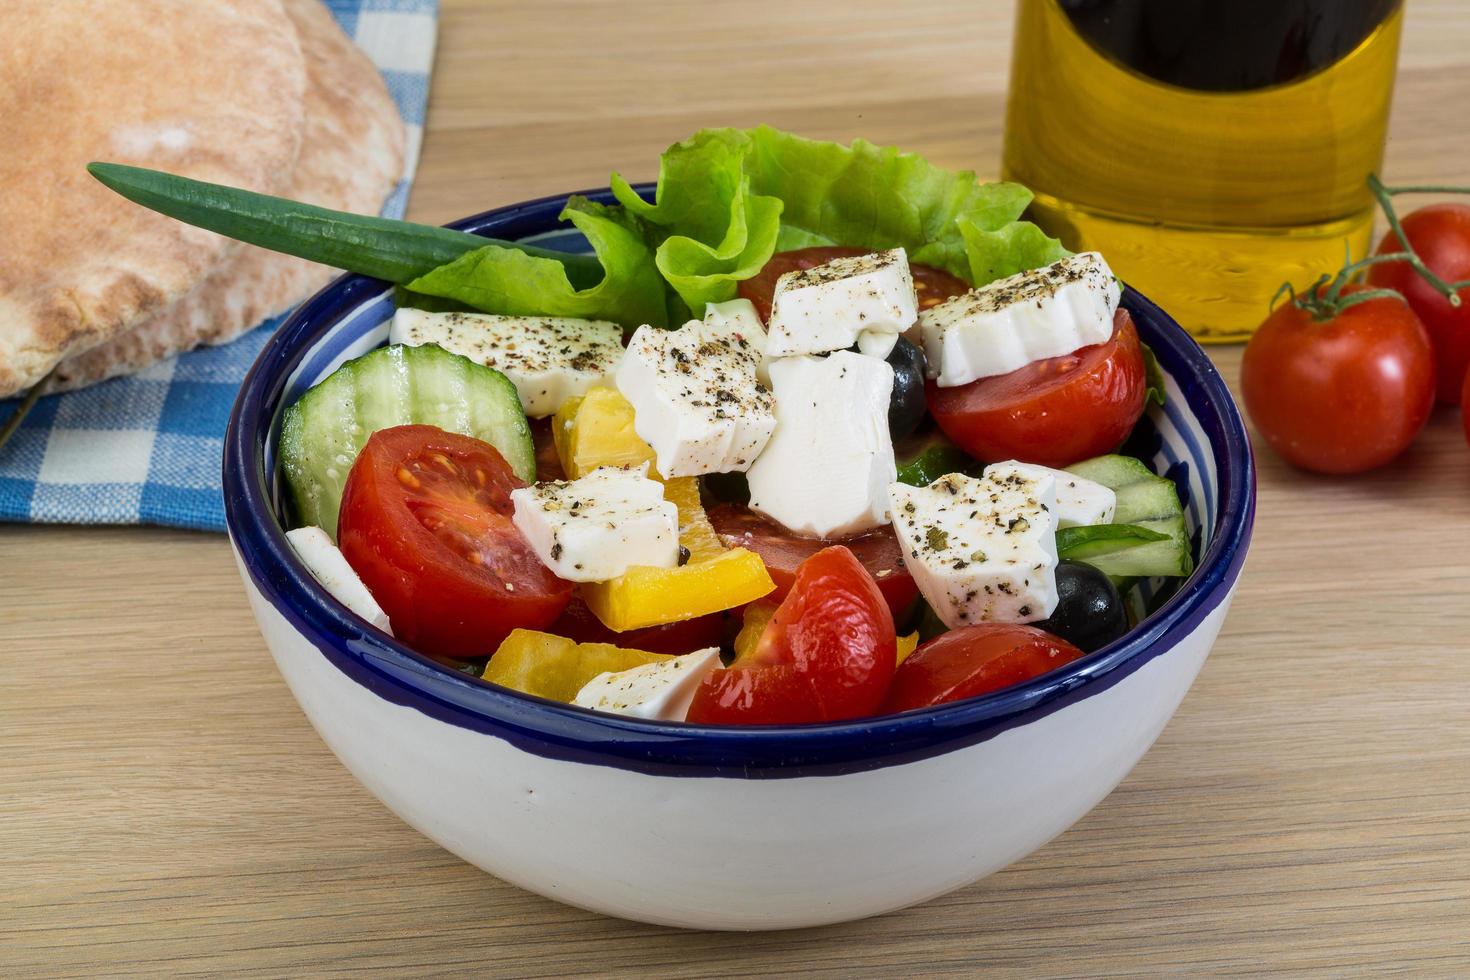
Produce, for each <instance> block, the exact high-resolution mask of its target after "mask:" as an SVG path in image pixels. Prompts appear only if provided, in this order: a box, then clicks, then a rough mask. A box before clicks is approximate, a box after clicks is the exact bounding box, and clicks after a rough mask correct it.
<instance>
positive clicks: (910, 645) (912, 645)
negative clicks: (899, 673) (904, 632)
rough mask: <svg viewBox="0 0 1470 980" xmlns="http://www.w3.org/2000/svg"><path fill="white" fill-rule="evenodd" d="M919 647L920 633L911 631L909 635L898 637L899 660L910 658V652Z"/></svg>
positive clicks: (901, 661) (900, 661)
mask: <svg viewBox="0 0 1470 980" xmlns="http://www.w3.org/2000/svg"><path fill="white" fill-rule="evenodd" d="M918 648H919V634H918V633H917V632H914V633H910V634H909V635H908V636H900V637H899V638H898V662H899V663H903V662H904V661H905V660H907V659H908V658H909V654H911V653H913V652H914V651H915V650H917V649H918Z"/></svg>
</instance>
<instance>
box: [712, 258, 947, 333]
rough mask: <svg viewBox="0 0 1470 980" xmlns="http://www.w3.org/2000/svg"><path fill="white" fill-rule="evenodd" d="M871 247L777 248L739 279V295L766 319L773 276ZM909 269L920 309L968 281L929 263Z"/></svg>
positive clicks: (774, 291)
mask: <svg viewBox="0 0 1470 980" xmlns="http://www.w3.org/2000/svg"><path fill="white" fill-rule="evenodd" d="M873 251H875V249H871V248H847V247H844V246H839V245H818V246H814V247H812V248H798V249H793V250H792V251H790V252H777V253H776V254H775V255H773V256H771V258H770V259H769V260H768V261H767V262H766V264H765V266H764V267H762V269H761V271H760V272H757V273H756V274H755V275H754V276H751V277H750V278H749V279H746V280H743V281H742V282H741V283H740V297H741V298H742V299H748V300H750V301H751V302H752V303H754V304H755V311H756V312H757V313H759V314H760V318H761V321H762V322H765V321H768V320H770V319H771V297H772V296H774V295H775V293H776V280H777V279H780V278H781V277H782V276H784V275H785V274H786V273H788V272H795V271H796V270H798V269H810V268H811V267H812V266H817V265H822V264H824V263H826V262H831V261H832V260H833V259H842V258H848V257H850V256H853V255H867V254H868V253H870V252H873ZM909 272H910V274H912V275H913V277H914V292H915V294H917V296H918V300H919V309H921V310H927V309H928V308H929V307H931V306H936V305H938V304H939V303H943V302H944V301H945V300H947V299H949V298H950V297H951V296H958V295H959V294H960V293H964V292H968V291H969V289H970V284H969V283H967V282H965V281H964V280H963V279H960V278H959V277H957V276H952V275H950V274H949V273H948V272H945V271H943V270H942V269H936V268H934V267H932V266H927V265H914V264H910V265H909Z"/></svg>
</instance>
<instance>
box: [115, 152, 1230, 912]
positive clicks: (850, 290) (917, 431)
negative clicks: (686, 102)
mask: <svg viewBox="0 0 1470 980" xmlns="http://www.w3.org/2000/svg"><path fill="white" fill-rule="evenodd" d="M93 170H94V173H95V174H96V175H97V176H98V177H99V179H102V180H104V181H105V182H107V183H108V184H109V185H110V186H112V187H114V188H115V189H117V190H119V191H120V192H122V193H124V194H126V195H127V196H129V197H131V198H133V199H134V200H137V201H139V202H140V203H144V204H146V205H148V206H150V207H154V208H156V209H157V210H160V211H163V212H164V213H167V214H172V215H173V216H175V217H178V218H181V219H183V220H187V221H191V222H193V223H195V224H199V225H202V226H204V227H208V228H212V229H213V230H216V231H220V232H222V233H225V234H230V235H233V236H234V237H237V238H240V239H242V240H245V241H249V242H253V243H255V244H259V245H263V246H266V247H271V248H276V249H279V250H282V251H289V252H292V253H293V254H298V255H303V256H306V257H309V258H314V259H318V260H322V261H328V262H331V263H333V264H335V265H338V266H339V267H342V268H344V269H347V270H349V271H350V272H353V273H355V274H354V275H349V276H345V277H343V278H342V279H339V280H338V281H337V282H335V283H333V284H332V285H331V286H329V287H328V288H327V289H326V290H324V291H323V292H322V293H320V294H318V296H316V297H314V298H313V299H312V300H311V301H309V302H308V303H307V304H306V305H304V306H303V307H302V308H301V309H300V310H299V311H298V312H297V313H296V314H295V315H294V316H293V317H292V318H291V320H290V321H289V322H288V323H287V324H286V325H285V326H283V327H282V329H281V331H280V332H279V333H278V335H277V336H276V337H275V338H274V339H273V340H272V342H271V343H270V345H269V346H268V347H267V349H266V350H265V351H264V352H263V353H262V355H261V358H260V360H259V361H258V363H257V364H256V366H255V368H254V369H253V370H252V372H251V374H250V376H249V378H247V380H246V382H245V385H244V387H243V388H242V391H241V394H240V399H239V402H238V403H237V406H236V410H235V413H234V416H233V418H232V420H231V426H230V431H229V434H228V438H227V444H226V458H225V488H226V503H227V514H228V519H229V527H230V533H231V539H232V542H233V544H234V546H235V549H236V554H237V556H238V558H239V561H240V566H241V572H242V578H243V580H244V582H245V585H246V590H247V593H248V594H249V596H250V599H251V602H252V604H253V607H254V609H255V611H256V615H257V618H258V620H259V622H260V624H261V629H262V632H263V634H264V636H265V638H266V640H267V644H268V646H269V647H270V649H271V651H272V653H273V655H274V656H275V658H276V661H277V663H278V665H279V667H280V669H281V671H282V674H283V676H284V677H285V678H286V680H287V682H288V684H289V685H290V687H291V689H292V691H293V693H294V694H295V695H296V697H297V699H298V701H299V702H300V703H301V705H302V707H303V710H304V711H305V712H306V713H307V715H308V717H309V718H310V719H311V720H312V722H313V724H314V725H315V726H316V727H317V729H318V731H319V732H321V734H322V736H323V738H324V739H325V740H326V741H327V742H328V744H329V745H331V747H332V748H333V750H334V751H335V752H336V753H337V754H338V756H339V757H340V758H341V759H342V760H343V762H344V763H345V764H346V765H347V766H348V767H349V768H350V769H351V770H352V771H353V772H354V774H356V775H357V776H358V778H359V779H361V780H362V781H363V782H364V784H365V785H367V786H368V787H369V788H370V789H371V790H372V791H373V792H374V793H376V794H377V795H378V796H379V797H380V798H381V799H383V800H384V802H385V803H387V805H389V806H390V807H391V808H393V809H394V810H395V812H397V813H399V814H400V815H401V816H403V818H404V819H405V820H407V821H408V822H409V823H411V824H412V825H414V826H415V827H417V828H419V829H420V830H422V831H423V832H424V833H426V834H428V835H429V836H431V837H432V838H434V839H435V840H437V841H439V842H440V843H442V844H443V845H444V846H446V847H448V848H449V849H451V850H453V851H454V852H455V853H457V854H460V855H461V856H463V857H465V858H466V859H467V860H469V861H471V862H473V863H475V864H477V865H478V866H480V867H482V868H485V869H486V870H488V871H490V872H492V873H494V874H497V875H499V876H501V877H504V878H506V879H507V880H511V881H514V882H517V883H519V884H522V885H523V886H525V887H527V888H530V889H533V890H536V891H539V892H541V893H543V894H546V895H550V896H552V897H555V898H557V899H559V900H562V901H566V902H570V903H572V904H576V905H581V906H585V907H588V908H593V909H598V910H601V911H605V912H608V913H610V914H615V915H622V916H626V917H630V918H636V919H642V920H646V921H652V922H661V923H671V924H677V925H685V926H698V927H715V928H783V927H794V926H803V925H813V924H819V923H823V922H834V921H841V920H844V919H850V918H856V917H860V916H864V915H871V914H875V913H878V912H882V911H886V910H889V909H893V908H898V907H902V906H904V905H907V904H911V903H913V902H916V901H920V900H922V899H924V898H927V897H930V896H933V895H936V894H940V893H942V892H944V891H947V890H949V889H951V888H954V887H957V886H959V885H962V884H965V883H968V882H970V881H974V880H976V879H977V878H980V877H982V876H984V875H986V874H988V873H990V872H991V871H994V870H996V869H998V868H1000V867H1003V866H1004V865H1006V864H1008V863H1010V862H1011V861H1013V860H1015V859H1016V858H1018V857H1020V856H1022V855H1024V854H1026V853H1028V852H1029V851H1031V850H1033V849H1035V848H1036V847H1038V846H1040V845H1041V844H1042V843H1044V842H1045V841H1046V840H1047V839H1049V838H1050V837H1051V836H1053V835H1055V834H1056V833H1059V832H1061V831H1062V830H1064V829H1065V828H1066V827H1068V826H1070V824H1071V823H1073V822H1074V821H1075V820H1076V819H1078V818H1079V817H1080V816H1081V815H1082V814H1083V813H1085V812H1086V811H1087V810H1088V809H1089V808H1090V807H1091V806H1093V805H1094V804H1095V803H1096V802H1097V801H1098V800H1100V799H1101V798H1102V797H1103V796H1105V795H1106V794H1107V793H1108V792H1109V791H1110V790H1111V789H1112V787H1113V786H1114V785H1116V783H1117V782H1118V781H1119V780H1120V779H1122V778H1123V776H1124V775H1126V774H1127V772H1128V770H1129V769H1130V768H1131V767H1132V765H1133V764H1134V762H1136V761H1137V759H1138V758H1139V756H1141V755H1142V753H1143V752H1144V751H1145V750H1146V749H1147V748H1148V746H1149V745H1150V744H1151V743H1152V741H1153V740H1154V738H1155V737H1156V736H1157V734H1158V733H1159V731H1160V730H1161V729H1162V728H1163V726H1164V724H1165V723H1166V722H1167V721H1168V719H1169V717H1170V716H1171V715H1172V713H1173V711H1174V709H1175V708H1176V707H1177V705H1178V703H1179V701H1180V700H1181V699H1182V698H1183V696H1184V693H1185V691H1186V690H1187V689H1188V687H1189V685H1190V683H1191V682H1192V680H1193V678H1194V676H1195V674H1196V673H1197V671H1198V670H1199V668H1200V666H1201V664H1202V663H1203V660H1204V658H1205V656H1206V654H1207V653H1208V650H1209V647H1210V645H1211V643H1212V642H1213V640H1214V637H1215V635H1216V634H1217V633H1218V631H1219V629H1220V627H1221V625H1222V623H1223V620H1224V616H1225V612H1226V610H1227V608H1228V605H1229V600H1230V597H1231V595H1232V594H1233V591H1234V587H1235V583H1236V580H1237V578H1238V575H1239V571H1240V567H1241V563H1242V562H1243V560H1244V555H1245V549H1246V546H1247V543H1248V541H1249V535H1250V526H1251V521H1252V514H1253V496H1254V485H1253V471H1252V463H1251V459H1250V453H1249V448H1248V443H1247V441H1246V439H1245V435H1244V432H1243V429H1242V426H1241V422H1240V418H1239V415H1238V413H1237V412H1236V410H1235V407H1234V405H1233V403H1232V402H1231V400H1230V396H1229V394H1228V392H1227V391H1226V389H1225V386H1224V385H1223V383H1222V382H1221V380H1220V378H1219V376H1218V374H1216V372H1215V371H1214V368H1213V367H1212V366H1211V365H1210V362H1209V360H1208V359H1207V358H1206V357H1205V355H1204V354H1203V352H1202V351H1200V349H1199V348H1198V346H1197V345H1195V344H1194V342H1193V341H1192V340H1190V339H1189V338H1188V336H1187V335H1186V334H1185V333H1184V332H1183V331H1182V330H1181V329H1180V328H1179V327H1178V326H1177V325H1176V324H1174V323H1173V322H1172V321H1171V320H1169V318H1168V317H1167V316H1166V315H1165V314H1164V313H1163V312H1161V311H1160V310H1158V308H1157V307H1155V306H1153V304H1151V303H1149V302H1148V301H1147V300H1146V299H1144V298H1143V297H1141V296H1139V295H1137V294H1136V293H1134V292H1132V291H1131V290H1128V289H1126V287H1124V286H1123V285H1122V284H1121V283H1119V282H1118V280H1117V279H1116V278H1115V277H1114V276H1113V275H1112V273H1111V270H1110V269H1109V268H1108V266H1107V262H1106V257H1105V256H1101V255H1098V254H1097V253H1081V254H1075V255H1074V254H1072V253H1070V252H1069V251H1067V250H1066V249H1065V248H1063V247H1062V245H1061V244H1060V243H1059V242H1057V241H1056V240H1054V239H1052V238H1049V237H1048V236H1047V235H1045V234H1044V233H1043V232H1042V231H1041V230H1040V229H1039V228H1037V227H1036V226H1035V225H1033V224H1031V223H1029V222H1027V221H1025V220H1024V218H1023V212H1024V210H1025V208H1026V206H1027V203H1028V202H1029V198H1030V196H1029V193H1028V192H1027V191H1025V189H1024V188H1021V187H1018V186H1016V185H1013V184H1004V183H998V184H985V183H981V182H979V181H977V180H976V179H975V177H974V175H973V174H970V173H967V172H960V173H951V172H948V171H945V170H942V169H940V168H938V167H935V166H933V165H931V164H929V163H927V162H926V161H924V160H923V159H922V158H920V157H918V156H915V155H913V154H908V153H902V152H900V151H898V150H896V149H893V148H886V147H878V146H874V145H872V144H868V143H864V142H862V141H858V142H855V143H854V144H852V145H851V146H842V145H838V144H833V143H824V142H818V141H812V140H807V139H803V138H800V137H797V136H793V135H790V134H786V133H781V132H778V131H776V130H773V129H769V128H766V127H760V128H757V129H754V130H705V131H702V132H700V133H698V134H696V135H695V136H693V137H691V138H690V139H689V140H686V141H684V142H682V143H679V144H676V145H675V146H673V147H671V148H670V149H669V150H668V152H666V153H665V154H664V157H663V160H662V162H661V166H660V171H659V179H658V181H657V183H656V184H654V185H647V186H635V185H632V184H630V183H628V182H627V181H625V180H624V179H623V178H621V177H620V176H619V175H616V174H614V175H613V179H612V183H611V186H610V187H609V188H607V189H605V190H602V191H595V192H587V193H583V194H573V195H565V196H558V197H552V198H546V199H542V200H539V201H531V202H527V203H524V204H519V205H513V206H510V207H506V208H500V209H497V210H495V211H490V212H486V213H485V214H481V215H478V216H475V217H473V218H469V219H466V220H464V221H462V222H458V223H457V224H456V225H455V226H453V227H451V228H443V229H439V228H430V227H428V226H420V225H412V224H409V223H404V222H392V221H385V220H382V219H376V218H363V217H359V216H353V215H343V214H337V213H332V212H324V211H320V210H319V209H314V208H310V207H308V206H304V205H299V204H295V203H293V202H286V201H280V200H277V199H271V198H264V197H261V196H259V195H251V194H246V193H244V192H239V191H235V190H232V189H229V188H221V187H216V186H212V185H201V184H197V183H194V182H191V181H186V180H183V179H182V178H177V177H172V176H169V175H164V174H156V173H151V172H143V171H135V170H130V169H128V168H120V167H114V166H111V165H106V164H98V165H94V168H93Z"/></svg>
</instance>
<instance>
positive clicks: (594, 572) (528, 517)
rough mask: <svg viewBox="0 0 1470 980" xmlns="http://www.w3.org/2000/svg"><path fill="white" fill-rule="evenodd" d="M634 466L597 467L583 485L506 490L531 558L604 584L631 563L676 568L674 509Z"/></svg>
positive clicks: (572, 577) (575, 578) (574, 578)
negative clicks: (508, 491) (534, 557)
mask: <svg viewBox="0 0 1470 980" xmlns="http://www.w3.org/2000/svg"><path fill="white" fill-rule="evenodd" d="M647 470H648V464H647V463H645V464H643V466H640V467H638V468H636V469H633V468H624V467H617V466H599V467H598V468H597V469H595V470H593V471H592V472H591V473H588V474H587V475H586V476H584V477H582V478H581V479H580V480H571V481H556V482H552V483H538V484H536V485H535V486H533V487H522V488H520V489H519V490H512V491H511V492H510V499H511V503H512V504H514V505H515V515H514V517H513V518H512V520H513V521H514V522H515V526H516V527H518V528H520V531H521V534H523V535H524V536H525V538H526V540H527V541H528V542H529V543H530V545H531V549H532V550H533V551H535V552H536V556H537V557H538V558H540V559H541V561H542V562H544V563H545V565H546V567H547V568H549V569H551V570H552V571H553V572H555V573H556V574H557V575H559V576H561V577H562V578H564V579H566V580H567V581H569V582H606V581H607V580H608V579H614V578H617V577H618V576H619V575H622V574H623V573H624V572H626V571H627V570H628V569H629V568H631V567H632V566H634V565H651V566H653V567H655V568H673V567H674V566H676V565H677V564H678V563H679V508H678V507H677V506H676V505H675V504H674V502H673V501H670V500H665V499H664V487H663V484H662V483H659V482H658V481H657V480H650V479H649V478H648V475H647Z"/></svg>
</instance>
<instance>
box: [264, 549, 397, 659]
mask: <svg viewBox="0 0 1470 980" xmlns="http://www.w3.org/2000/svg"><path fill="white" fill-rule="evenodd" d="M286 540H287V541H289V542H291V548H292V550H294V551H295V552H296V556H297V557H298V558H300V559H301V563H302V564H304V565H305V566H306V567H307V568H308V569H310V570H311V574H312V575H313V576H314V577H315V578H316V580H317V581H318V582H320V583H321V584H322V588H324V589H326V590H327V591H328V592H329V593H331V595H332V598H334V599H336V600H337V601H338V602H340V603H342V605H344V606H346V607H347V608H348V609H350V610H352V611H353V612H354V613H356V614H357V615H358V616H361V617H362V618H363V619H365V620H367V621H368V622H369V623H371V624H373V625H374V626H376V627H377V628H378V629H380V630H382V631H383V632H384V633H387V634H388V635H389V636H392V635H393V627H392V626H391V625H390V624H389V623H388V614H387V613H385V612H383V608H382V607H381V606H379V605H378V601H377V600H376V599H374V598H373V594H372V593H371V592H369V591H368V588H367V586H366V585H363V584H362V579H360V578H358V577H357V573H356V572H355V571H353V570H352V566H351V565H349V564H347V558H346V557H345V556H344V555H343V554H342V552H341V550H339V549H338V548H337V546H336V545H335V544H333V543H332V537H331V535H329V534H327V532H326V531H323V530H322V529H321V528H319V527H298V528H295V529H294V530H291V531H287V532H286Z"/></svg>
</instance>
